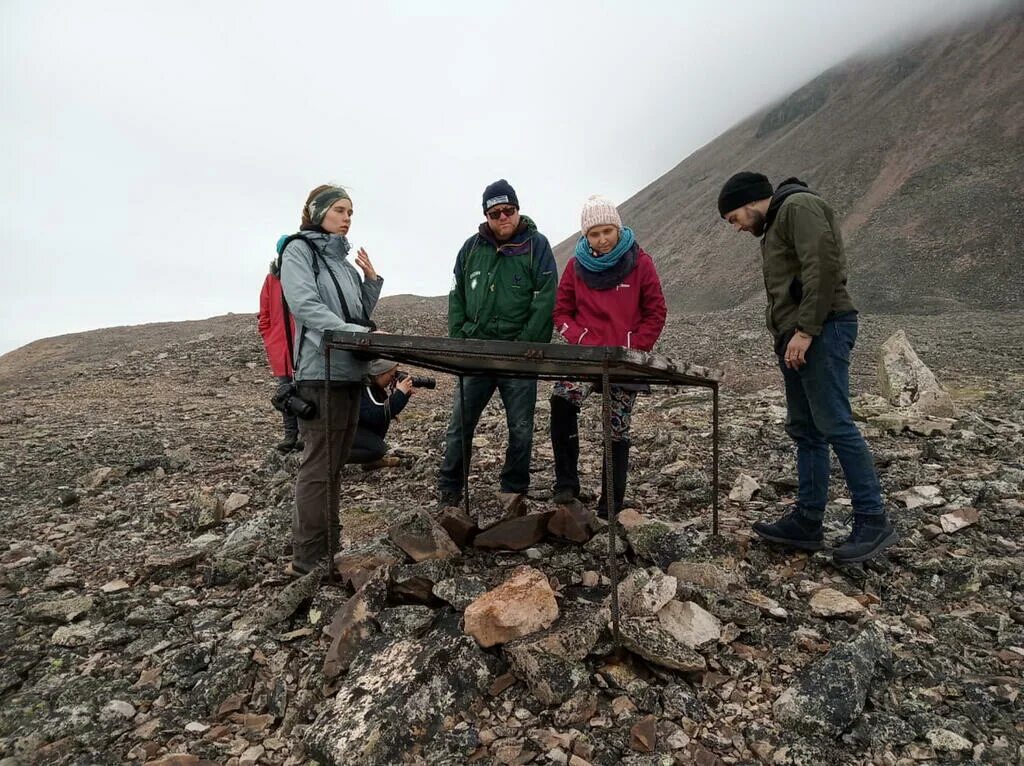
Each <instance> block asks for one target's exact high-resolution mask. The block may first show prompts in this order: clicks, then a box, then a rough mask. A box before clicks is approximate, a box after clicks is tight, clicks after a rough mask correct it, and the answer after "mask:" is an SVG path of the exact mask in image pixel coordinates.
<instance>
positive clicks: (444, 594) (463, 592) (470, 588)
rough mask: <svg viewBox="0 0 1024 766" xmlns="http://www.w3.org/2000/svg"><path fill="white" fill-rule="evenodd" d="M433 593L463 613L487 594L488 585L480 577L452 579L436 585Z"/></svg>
mask: <svg viewBox="0 0 1024 766" xmlns="http://www.w3.org/2000/svg"><path fill="white" fill-rule="evenodd" d="M432 592H433V594H434V595H435V596H437V597H438V598H439V599H441V600H442V601H447V602H448V603H449V604H451V605H452V606H453V607H455V608H456V609H458V610H459V611H460V612H462V611H465V609H466V607H467V606H469V605H470V604H472V603H473V602H474V601H476V600H477V599H478V598H480V597H481V596H482V595H484V594H485V593H486V592H487V583H486V582H484V581H483V580H482V579H481V578H479V577H471V576H467V577H450V578H448V579H447V580H441V581H440V582H438V583H435V584H434V587H433V591H432Z"/></svg>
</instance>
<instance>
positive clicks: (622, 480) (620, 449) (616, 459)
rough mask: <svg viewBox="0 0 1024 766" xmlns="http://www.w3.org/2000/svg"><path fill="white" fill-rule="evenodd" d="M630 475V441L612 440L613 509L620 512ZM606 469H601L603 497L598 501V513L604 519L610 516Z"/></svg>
mask: <svg viewBox="0 0 1024 766" xmlns="http://www.w3.org/2000/svg"><path fill="white" fill-rule="evenodd" d="M628 475H629V442H627V441H620V442H615V441H613V442H612V488H613V491H614V493H615V494H614V501H615V502H614V504H613V506H612V511H613V512H614V513H619V511H621V510H622V503H623V502H624V501H625V498H626V477H627V476H628ZM605 479H606V475H605V472H604V470H602V471H601V497H600V498H598V501H597V515H598V516H600V517H601V518H602V519H607V518H608V502H607V500H606V499H605Z"/></svg>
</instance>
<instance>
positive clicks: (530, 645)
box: [504, 602, 611, 660]
mask: <svg viewBox="0 0 1024 766" xmlns="http://www.w3.org/2000/svg"><path fill="white" fill-rule="evenodd" d="M560 612H561V613H560V614H559V616H558V619H557V620H555V622H554V624H553V625H552V626H551V627H550V628H548V629H546V630H542V631H538V632H536V633H531V634H530V635H528V636H524V637H522V638H517V639H515V640H513V641H510V642H508V643H507V644H505V647H504V652H505V656H506V657H511V656H513V655H516V654H519V653H523V652H546V653H548V654H554V655H556V656H558V657H563V658H565V659H567V660H582V659H583V658H584V657H586V656H587V655H588V654H589V653H590V651H591V650H592V649H593V648H594V647H595V646H596V645H597V641H598V638H599V637H600V635H601V633H602V631H604V630H605V625H606V624H607V622H608V620H609V619H611V613H610V610H609V609H608V607H606V606H597V605H594V604H588V603H582V602H581V603H573V602H569V603H567V604H564V605H563V606H562V608H561V610H560Z"/></svg>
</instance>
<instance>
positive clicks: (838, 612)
mask: <svg viewBox="0 0 1024 766" xmlns="http://www.w3.org/2000/svg"><path fill="white" fill-rule="evenodd" d="M810 606H811V611H812V612H814V614H816V615H818V617H859V616H860V615H862V614H864V611H865V610H864V605H863V604H861V603H860V602H859V601H858V600H857V599H855V598H851V597H850V596H847V595H845V594H844V593H840V592H839V591H837V590H834V589H833V588H822V589H820V590H816V591H815V592H814V595H813V596H811V601H810Z"/></svg>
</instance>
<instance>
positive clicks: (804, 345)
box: [785, 330, 814, 370]
mask: <svg viewBox="0 0 1024 766" xmlns="http://www.w3.org/2000/svg"><path fill="white" fill-rule="evenodd" d="M813 340H814V336H813V335H808V334H807V333H805V332H803V331H802V330H797V331H796V332H795V333H793V337H792V338H790V340H789V345H787V346H786V357H785V361H786V367H788V368H789V369H791V370H799V369H800V368H801V367H803V366H804V365H805V364H807V349H809V348H810V347H811V341H813Z"/></svg>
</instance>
